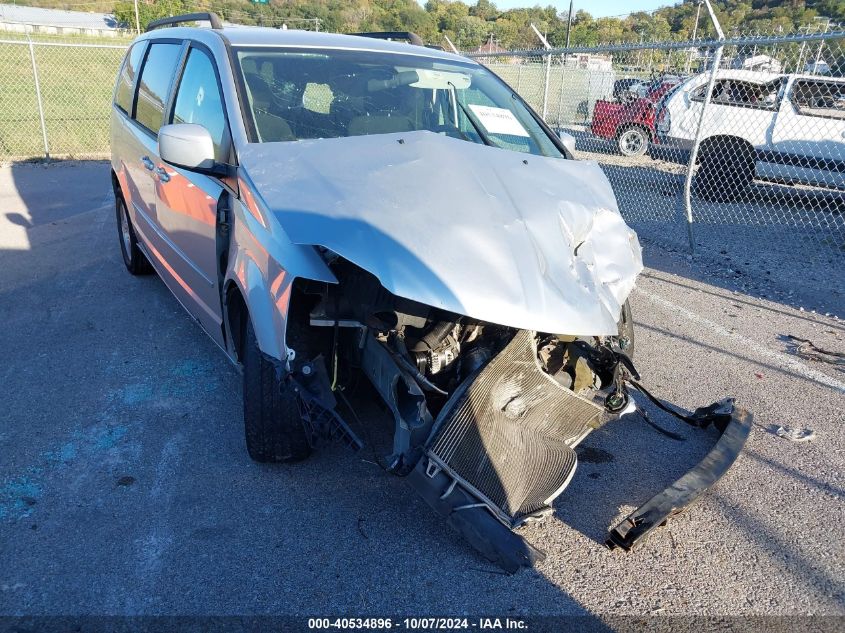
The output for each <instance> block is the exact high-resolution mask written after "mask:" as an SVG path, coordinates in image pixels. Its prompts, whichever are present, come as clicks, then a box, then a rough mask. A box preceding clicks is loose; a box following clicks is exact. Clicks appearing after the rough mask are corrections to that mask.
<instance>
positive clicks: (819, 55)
mask: <svg viewBox="0 0 845 633" xmlns="http://www.w3.org/2000/svg"><path fill="white" fill-rule="evenodd" d="M813 19H814V20H827V22H825V25H824V32H825V33H827V30H828V29H829V28H830V18H823V17H815V18H813ZM823 46H824V40H819V50H817V51H816V61H815V63H814V64H813V74H814V75H815V74H816V73H817V72H818V70H819V62H820V61H821V58H822V47H823Z"/></svg>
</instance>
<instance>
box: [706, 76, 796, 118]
mask: <svg viewBox="0 0 845 633" xmlns="http://www.w3.org/2000/svg"><path fill="white" fill-rule="evenodd" d="M782 83H783V82H782V80H780V79H777V80H775V81H770V82H769V83H766V84H758V83H754V82H751V81H741V80H738V79H721V80H718V81H716V82H715V83H714V84H713V97H712V98H713V103H717V104H721V105H731V106H738V107H741V108H762V109H765V110H772V109H774V108H775V106H776V105H777V100H778V92H779V91H780V87H781V85H782ZM705 92H707V85H706V84H705V85H703V86H701V87H699V88H697V89H696V90H695V91H694V92H693V93H692V95H691V97H690V98H691V99H693V100H694V101H703V100H704V93H705Z"/></svg>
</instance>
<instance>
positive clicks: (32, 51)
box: [26, 34, 50, 158]
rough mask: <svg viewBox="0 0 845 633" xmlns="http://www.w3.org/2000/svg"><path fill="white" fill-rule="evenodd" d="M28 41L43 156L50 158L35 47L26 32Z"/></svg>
mask: <svg viewBox="0 0 845 633" xmlns="http://www.w3.org/2000/svg"><path fill="white" fill-rule="evenodd" d="M26 39H27V40H28V41H29V59H30V61H31V62H32V78H33V79H34V80H35V97H36V99H37V100H38V118H39V119H40V120H41V138H42V139H43V141H44V158H50V146H49V145H48V144H47V125H46V124H45V122H44V104H43V102H42V101H41V84H40V83H39V81H38V65H37V64H36V63H35V47H34V46H33V45H32V39H31V38H30V37H29V34H27V36H26Z"/></svg>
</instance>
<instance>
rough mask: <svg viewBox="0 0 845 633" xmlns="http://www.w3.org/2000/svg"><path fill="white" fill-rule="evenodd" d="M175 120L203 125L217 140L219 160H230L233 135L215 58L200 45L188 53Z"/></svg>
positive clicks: (215, 147) (214, 139) (176, 104)
mask: <svg viewBox="0 0 845 633" xmlns="http://www.w3.org/2000/svg"><path fill="white" fill-rule="evenodd" d="M172 123H197V124H199V125H202V126H203V127H204V128H205V129H207V130H208V131H209V133H210V134H211V139H212V140H213V141H214V156H215V159H216V160H217V161H219V162H224V163H225V162H228V158H229V156H228V154H229V140H228V139H229V134H228V128H227V126H226V114H225V112H224V109H223V100H222V99H221V97H220V89H219V88H218V86H217V75H216V73H215V72H214V64H213V62H212V61H211V59H210V58H209V57H208V55H207V54H206V53H205V52H204V51H202V50H200V49H198V48H192V49H191V52H190V54H189V55H188V61H187V63H186V64H185V71H184V72H183V73H182V80H181V81H180V83H179V91H178V92H177V93H176V102H175V105H174V107H173V120H172Z"/></svg>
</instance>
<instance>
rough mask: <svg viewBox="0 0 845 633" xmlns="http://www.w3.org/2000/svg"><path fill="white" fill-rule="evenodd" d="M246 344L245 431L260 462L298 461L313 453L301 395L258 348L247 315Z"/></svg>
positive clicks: (253, 455)
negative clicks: (300, 409) (306, 430)
mask: <svg viewBox="0 0 845 633" xmlns="http://www.w3.org/2000/svg"><path fill="white" fill-rule="evenodd" d="M243 341H244V346H243V358H242V360H243V374H244V375H243V379H244V434H245V437H246V450H247V452H248V453H249V456H250V457H251V458H252V459H253V460H255V461H257V462H262V463H264V462H271V463H279V462H298V461H302V460H303V459H305V458H306V457H308V456H309V455H310V454H311V446H310V444H309V443H308V435H307V434H306V432H305V425H304V423H303V421H302V417H301V415H300V413H299V403H298V396H297V395H296V393H295V392H294V391H293V390H292V389H291V388H289V387H288V386H287V385H286V384H284V383H283V382H281V381H280V379H279V377H278V376H277V374H276V367H275V365H274V364H273V363H272V362H271V361H270V360H268V359H267V358H265V357H264V355H263V354H262V353H261V350H260V349H258V342H257V341H256V339H255V331H254V330H253V328H252V323H251V322H250V321H249V320H248V319H247V323H246V332H245V335H244V339H243Z"/></svg>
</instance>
